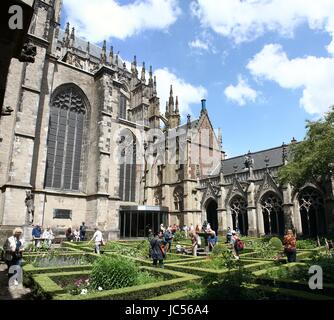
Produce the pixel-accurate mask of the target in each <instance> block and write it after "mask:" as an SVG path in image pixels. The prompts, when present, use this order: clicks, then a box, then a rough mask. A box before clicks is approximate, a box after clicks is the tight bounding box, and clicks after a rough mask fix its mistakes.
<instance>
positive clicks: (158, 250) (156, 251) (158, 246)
mask: <svg viewBox="0 0 334 320" xmlns="http://www.w3.org/2000/svg"><path fill="white" fill-rule="evenodd" d="M162 238H163V233H162V231H160V232H156V233H155V234H154V238H153V239H152V240H151V248H152V251H151V257H152V259H153V266H154V267H156V266H157V265H158V261H159V266H160V268H163V267H164V259H165V257H166V254H165V251H164V249H163V248H162V244H163V240H162Z"/></svg>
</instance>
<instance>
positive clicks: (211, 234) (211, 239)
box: [208, 229, 217, 251]
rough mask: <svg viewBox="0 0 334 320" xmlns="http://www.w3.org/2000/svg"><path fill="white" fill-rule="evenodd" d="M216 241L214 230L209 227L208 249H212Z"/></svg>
mask: <svg viewBox="0 0 334 320" xmlns="http://www.w3.org/2000/svg"><path fill="white" fill-rule="evenodd" d="M216 242H217V237H216V232H215V231H214V230H212V229H209V231H208V243H209V251H212V249H213V248H214V246H215V245H216Z"/></svg>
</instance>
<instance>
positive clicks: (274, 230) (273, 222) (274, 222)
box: [260, 192, 285, 235]
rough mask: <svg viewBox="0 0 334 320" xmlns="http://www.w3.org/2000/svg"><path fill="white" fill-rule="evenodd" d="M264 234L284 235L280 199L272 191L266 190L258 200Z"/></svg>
mask: <svg viewBox="0 0 334 320" xmlns="http://www.w3.org/2000/svg"><path fill="white" fill-rule="evenodd" d="M260 204H261V207H262V214H263V223H264V232H265V234H279V235H284V231H285V230H284V229H285V224H284V213H283V208H282V200H281V199H280V198H279V197H278V196H277V195H276V194H274V193H273V192H267V193H266V194H265V195H264V196H263V197H262V198H261V201H260Z"/></svg>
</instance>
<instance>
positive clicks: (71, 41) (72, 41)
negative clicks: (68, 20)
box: [70, 27, 75, 48]
mask: <svg viewBox="0 0 334 320" xmlns="http://www.w3.org/2000/svg"><path fill="white" fill-rule="evenodd" d="M74 42H75V28H74V27H73V28H72V32H71V36H70V47H71V48H73V47H74Z"/></svg>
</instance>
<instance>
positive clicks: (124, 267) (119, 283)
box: [90, 256, 139, 290]
mask: <svg viewBox="0 0 334 320" xmlns="http://www.w3.org/2000/svg"><path fill="white" fill-rule="evenodd" d="M138 272H139V269H138V267H137V266H136V264H135V262H134V261H132V260H130V259H127V258H125V257H121V256H102V257H100V258H99V259H97V260H96V261H95V262H94V264H93V268H92V273H91V276H90V280H91V284H92V287H93V288H94V289H98V287H102V288H103V289H104V290H110V289H116V288H124V287H129V286H132V285H134V284H135V283H136V281H137V276H138Z"/></svg>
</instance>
